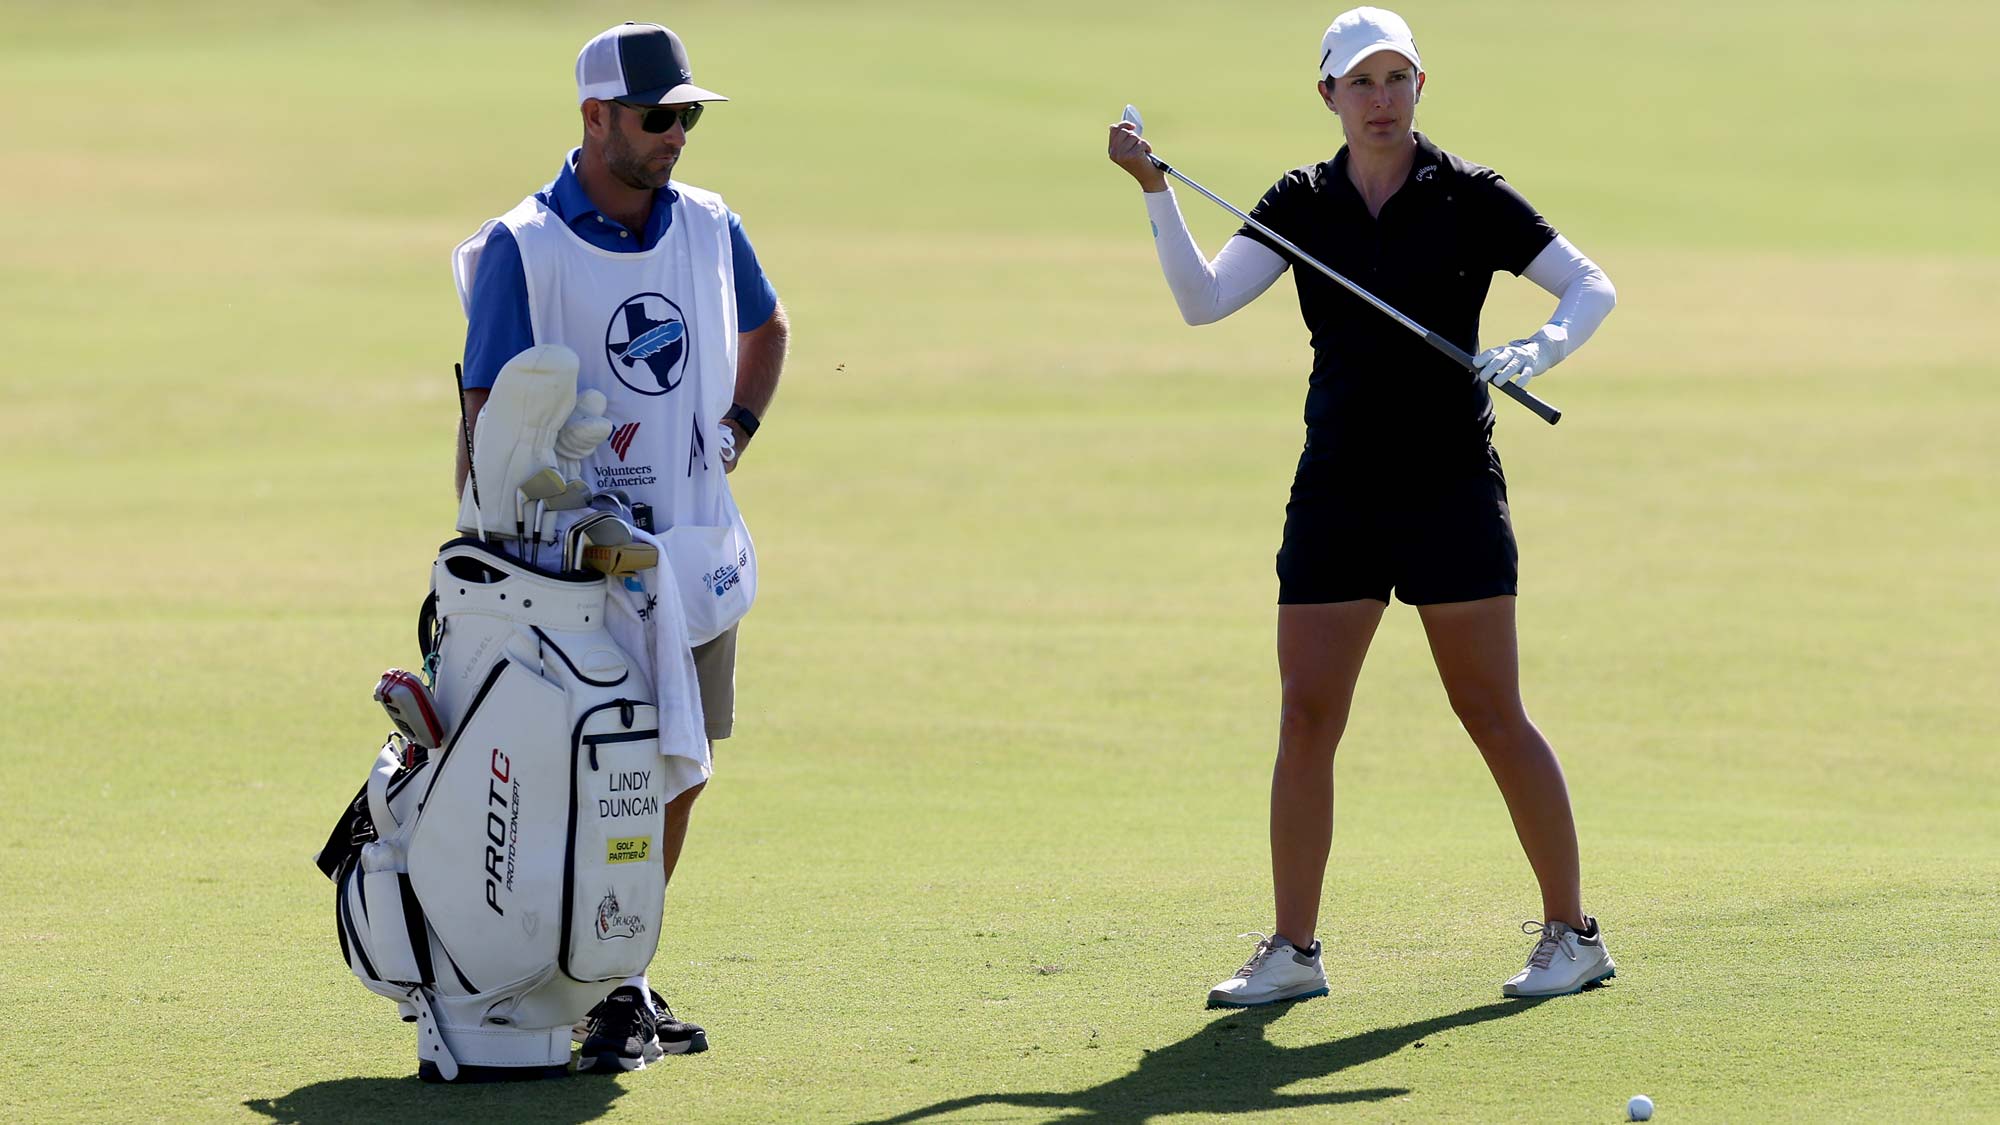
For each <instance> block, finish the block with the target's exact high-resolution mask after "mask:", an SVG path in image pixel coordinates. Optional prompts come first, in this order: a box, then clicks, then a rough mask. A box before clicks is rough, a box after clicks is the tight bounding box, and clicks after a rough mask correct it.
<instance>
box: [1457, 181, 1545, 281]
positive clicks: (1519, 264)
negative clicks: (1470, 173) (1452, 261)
mask: <svg viewBox="0 0 2000 1125" xmlns="http://www.w3.org/2000/svg"><path fill="white" fill-rule="evenodd" d="M1477 178H1478V184H1479V187H1478V191H1477V193H1476V198H1478V200H1479V201H1480V215H1479V229H1480V231H1481V233H1482V234H1483V235H1484V237H1483V238H1482V239H1481V241H1482V242H1483V243H1484V244H1485V247H1486V250H1487V260H1488V262H1489V263H1490V264H1491V265H1492V267H1493V268H1494V269H1495V270H1506V271H1507V272H1508V273H1511V274H1513V275H1515V276H1516V277H1518V276H1520V274H1521V271H1522V270H1525V269H1527V268H1528V263H1530V262H1533V261H1534V260H1535V255H1537V254H1540V253H1541V252H1542V251H1543V249H1545V248H1546V247H1547V246H1548V244H1549V243H1551V242H1554V241H1555V238H1556V228H1554V227H1552V226H1550V225H1549V221H1548V220H1547V219H1544V218H1542V215H1541V212H1539V211H1537V210H1535V208H1534V205H1533V204H1531V203H1529V202H1528V200H1527V198H1526V197H1524V196H1523V195H1522V194H1521V193H1520V192H1518V191H1515V190H1514V185H1513V184H1510V183H1508V182H1507V181H1506V180H1505V179H1503V178H1501V176H1500V173H1498V172H1495V171H1493V170H1492V169H1489V168H1482V169H1480V170H1479V172H1478V177H1477Z"/></svg>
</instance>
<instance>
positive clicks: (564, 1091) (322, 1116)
mask: <svg viewBox="0 0 2000 1125" xmlns="http://www.w3.org/2000/svg"><path fill="white" fill-rule="evenodd" d="M624 1093H625V1086H624V1083H622V1082H618V1081H615V1080H613V1078H612V1077H611V1076H606V1075H596V1074H581V1075H574V1076H571V1077H569V1078H551V1079H546V1080H543V1081H540V1082H495V1083H483V1084H474V1085H457V1086H448V1085H440V1084H437V1083H432V1082H425V1081H423V1080H422V1079H420V1078H418V1077H417V1076H416V1075H414V1074H412V1075H409V1076H408V1077H405V1078H334V1079H329V1080H328V1081H325V1082H315V1083H313V1084H312V1085H310V1086H301V1087H299V1088H298V1089H296V1090H293V1091H292V1092H291V1093H289V1094H285V1095H283V1096H281V1097H276V1098H250V1099H248V1100H246V1101H244V1103H243V1105H244V1108H246V1109H250V1110H253V1111H255V1112H257V1113H260V1114H263V1115H264V1116H265V1117H268V1118H270V1119H271V1120H272V1121H273V1122H277V1123H278V1125H332V1123H334V1122H349V1121H352V1122H363V1121H366V1122H376V1121H477V1122H479V1123H480V1125H503V1123H505V1122H512V1121H522V1122H534V1123H535V1125H564V1123H569V1125H582V1123H583V1122H586V1121H595V1120H597V1119H598V1118H600V1117H602V1116H604V1115H605V1114H606V1113H608V1112H610V1110H611V1103H612V1102H615V1101H617V1100H618V1099H619V1098H620V1097H622V1096H623V1095H624Z"/></svg>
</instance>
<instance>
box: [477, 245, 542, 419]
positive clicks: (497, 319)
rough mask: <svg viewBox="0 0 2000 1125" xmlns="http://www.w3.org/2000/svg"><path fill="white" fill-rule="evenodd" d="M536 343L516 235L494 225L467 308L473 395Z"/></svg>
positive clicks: (480, 259) (483, 252)
mask: <svg viewBox="0 0 2000 1125" xmlns="http://www.w3.org/2000/svg"><path fill="white" fill-rule="evenodd" d="M534 344H535V329H534V325H533V324H532V323H531V322H530V321H529V319H528V275H527V273H526V272H524V271H523V269H522V267H521V247H520V244H519V243H517V242H515V241H514V232H513V231H510V230H508V229H507V228H506V227H505V226H502V225H499V224H495V226H494V228H493V232H492V233H491V234H489V235H487V237H486V246H485V248H484V249H483V250H481V251H480V254H479V269H478V271H477V272H476V273H474V274H473V277H472V299H471V300H470V301H468V302H467V303H466V314H465V385H466V386H467V387H469V388H472V389H474V390H481V389H484V388H487V387H491V386H492V385H493V380H495V379H497V378H499V377H500V369H501V368H502V367H504V366H506V363H507V361H508V360H510V359H513V358H514V357H515V356H517V355H520V354H521V353H522V352H523V351H525V350H526V349H528V348H531V347H533V346H534Z"/></svg>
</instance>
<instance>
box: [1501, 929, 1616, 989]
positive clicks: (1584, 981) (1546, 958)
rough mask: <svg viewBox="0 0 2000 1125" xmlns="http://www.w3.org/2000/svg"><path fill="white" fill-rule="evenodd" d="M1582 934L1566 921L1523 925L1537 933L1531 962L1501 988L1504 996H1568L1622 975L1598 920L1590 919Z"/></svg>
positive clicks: (1529, 931)
mask: <svg viewBox="0 0 2000 1125" xmlns="http://www.w3.org/2000/svg"><path fill="white" fill-rule="evenodd" d="M1583 923H1584V930H1583V932H1582V933H1578V932H1577V931H1575V930H1573V929H1571V928H1570V927H1569V925H1568V924H1567V923H1564V922H1523V923H1521V932H1522V933H1526V934H1534V935H1536V938H1535V948H1534V950H1533V951H1532V952H1530V953H1529V954H1528V963H1527V964H1526V965H1525V966H1523V967H1522V968H1521V971H1520V972H1518V973H1515V974H1514V975H1513V977H1512V978H1511V979H1509V980H1508V981H1507V983H1506V984H1503V985H1501V986H1500V994H1501V995H1502V996H1515V997H1523V998H1525V997H1530V996H1566V995H1568V994H1569V993H1572V992H1581V991H1583V990H1584V989H1585V988H1588V987H1589V986H1591V985H1593V984H1596V983H1597V982H1598V981H1601V980H1609V979H1610V978H1612V977H1615V976H1617V975H1618V966H1617V965H1615V964H1613V963H1612V961H1611V951H1610V950H1608V949H1606V948H1604V938H1603V936H1602V935H1600V934H1599V933H1598V932H1597V919H1595V918H1591V917H1588V916H1586V917H1585V918H1584V920H1583Z"/></svg>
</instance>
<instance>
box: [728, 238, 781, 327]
mask: <svg viewBox="0 0 2000 1125" xmlns="http://www.w3.org/2000/svg"><path fill="white" fill-rule="evenodd" d="M729 255H730V260H731V261H732V262H733V263H734V265H735V272H736V330H737V331H738V332H752V331H755V330H756V329H759V328H762V327H764V325H765V324H766V323H767V322H768V321H770V319H771V314H772V313H774V312H776V311H778V291H777V290H776V289H773V288H772V287H771V279H770V278H768V277H765V276H764V267H763V266H762V265H761V264H759V263H758V261H757V250H756V248H755V247H753V246H751V245H750V236H749V235H747V234H744V233H743V220H742V219H740V218H738V217H737V215H736V212H734V211H731V212H730V213H729Z"/></svg>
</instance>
